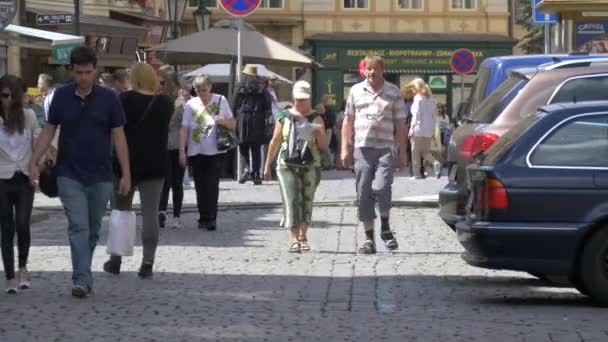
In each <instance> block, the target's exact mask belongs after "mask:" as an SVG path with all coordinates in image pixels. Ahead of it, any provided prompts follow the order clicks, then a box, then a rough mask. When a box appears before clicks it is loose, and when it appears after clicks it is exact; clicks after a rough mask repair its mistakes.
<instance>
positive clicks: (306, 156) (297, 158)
mask: <svg viewBox="0 0 608 342" xmlns="http://www.w3.org/2000/svg"><path fill="white" fill-rule="evenodd" d="M316 117H317V114H316V113H312V114H310V115H309V116H308V117H307V121H308V122H307V123H309V124H310V123H312V122H313V121H314V119H315V118H316ZM286 119H287V120H289V130H288V133H287V137H286V140H285V141H286V148H285V151H284V152H283V160H284V161H285V163H286V164H289V165H296V166H308V165H311V164H312V163H313V162H314V156H313V154H312V151H311V149H310V146H309V144H310V142H309V141H308V139H303V138H301V137H299V135H300V133H301V132H300V130H301V129H302V127H301V125H302V124H303V123H298V121H300V120H297V119H296V117H295V116H294V115H293V114H291V113H289V112H287V117H286Z"/></svg>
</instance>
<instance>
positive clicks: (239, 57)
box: [234, 18, 243, 179]
mask: <svg viewBox="0 0 608 342" xmlns="http://www.w3.org/2000/svg"><path fill="white" fill-rule="evenodd" d="M242 32H243V18H238V20H237V34H236V70H235V73H236V84H237V86H236V87H235V89H238V88H237V87H238V85H239V84H240V82H241V70H242V69H243V55H242V52H241V35H242ZM235 93H236V91H235ZM234 114H235V115H236V113H234ZM242 164H243V161H242V160H241V146H237V147H236V170H237V172H236V174H237V179H241V173H242V172H243V170H242Z"/></svg>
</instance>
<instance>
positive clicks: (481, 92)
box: [470, 65, 490, 112]
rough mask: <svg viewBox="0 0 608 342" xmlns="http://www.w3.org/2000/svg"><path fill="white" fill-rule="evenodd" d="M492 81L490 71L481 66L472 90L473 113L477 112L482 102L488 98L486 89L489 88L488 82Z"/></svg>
mask: <svg viewBox="0 0 608 342" xmlns="http://www.w3.org/2000/svg"><path fill="white" fill-rule="evenodd" d="M489 81H490V69H488V68H487V67H486V66H483V65H482V66H481V67H480V68H479V71H477V77H476V78H475V82H473V87H472V89H471V109H470V110H471V111H472V112H473V111H475V110H476V109H477V107H478V106H479V104H480V103H481V101H483V100H484V99H485V98H486V88H487V87H488V82H489Z"/></svg>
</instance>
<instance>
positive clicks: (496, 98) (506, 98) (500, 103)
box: [470, 76, 528, 123]
mask: <svg viewBox="0 0 608 342" xmlns="http://www.w3.org/2000/svg"><path fill="white" fill-rule="evenodd" d="M527 83H528V80H527V79H525V78H521V77H517V76H513V77H509V78H508V79H507V80H506V81H504V82H503V83H502V84H501V85H500V87H498V88H497V89H496V90H495V91H494V92H493V93H492V95H490V96H488V97H487V98H486V99H485V100H483V102H481V104H480V105H479V107H478V108H477V110H475V111H474V112H473V113H472V114H471V117H470V119H471V120H472V121H474V122H477V123H492V122H494V120H495V119H496V118H497V117H498V115H500V113H501V112H502V111H503V110H504V109H505V107H507V105H508V104H509V103H510V102H511V101H512V100H513V98H515V96H516V95H517V93H518V92H519V91H520V90H521V89H522V88H523V87H524V86H525V85H526V84H527Z"/></svg>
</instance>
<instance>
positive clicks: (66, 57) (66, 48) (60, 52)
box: [53, 43, 82, 64]
mask: <svg viewBox="0 0 608 342" xmlns="http://www.w3.org/2000/svg"><path fill="white" fill-rule="evenodd" d="M80 45H82V44H80V43H74V44H64V45H56V46H53V59H55V60H56V61H57V62H59V63H63V64H68V63H69V62H70V53H72V50H74V49H75V48H77V47H79V46H80Z"/></svg>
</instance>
